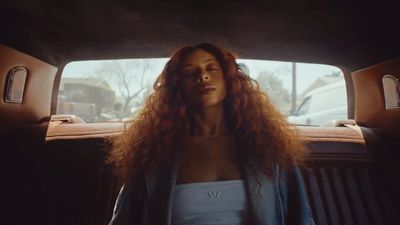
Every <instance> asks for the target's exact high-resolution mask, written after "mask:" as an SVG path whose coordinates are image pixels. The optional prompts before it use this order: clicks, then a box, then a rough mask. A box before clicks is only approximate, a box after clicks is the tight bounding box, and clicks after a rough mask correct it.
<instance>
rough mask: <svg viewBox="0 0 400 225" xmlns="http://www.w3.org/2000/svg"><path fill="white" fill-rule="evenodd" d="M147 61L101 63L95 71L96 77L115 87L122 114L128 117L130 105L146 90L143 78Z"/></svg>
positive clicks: (146, 68)
mask: <svg viewBox="0 0 400 225" xmlns="http://www.w3.org/2000/svg"><path fill="white" fill-rule="evenodd" d="M149 68H150V64H149V62H148V61H146V60H144V59H142V60H135V61H110V62H105V63H103V64H102V65H101V66H100V67H99V68H98V69H97V71H96V74H95V75H96V76H97V77H101V78H103V79H105V80H107V81H108V82H109V83H110V84H112V86H117V89H118V93H119V95H120V96H121V97H122V99H123V103H122V107H121V108H122V114H123V115H124V116H130V115H131V112H130V103H131V101H132V100H133V99H135V98H140V94H141V93H142V92H143V91H145V90H146V89H147V88H148V86H149V85H148V84H146V83H145V81H144V77H145V74H146V72H147V71H148V70H149Z"/></svg>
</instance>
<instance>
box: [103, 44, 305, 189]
mask: <svg viewBox="0 0 400 225" xmlns="http://www.w3.org/2000/svg"><path fill="white" fill-rule="evenodd" d="M195 49H202V50H205V51H207V52H209V53H210V54H212V55H214V56H215V58H216V59H217V61H218V62H219V64H220V65H221V68H222V71H223V74H224V78H225V83H226V89H227V95H226V98H225V99H224V107H225V113H226V118H227V121H228V123H229V124H230V126H231V128H232V133H233V134H234V137H235V140H236V141H237V144H238V146H239V148H238V151H239V154H240V156H241V157H244V159H249V158H255V159H257V161H258V162H259V164H260V165H261V167H260V168H261V170H262V172H263V173H265V174H266V175H267V176H272V168H273V167H272V165H273V164H274V163H277V164H278V165H280V166H281V167H288V166H290V165H292V164H293V163H294V162H297V163H302V162H303V159H304V156H305V154H306V149H305V147H304V144H303V143H302V141H301V140H300V138H299V135H298V134H297V132H296V130H295V129H293V128H292V127H291V126H290V125H289V124H288V122H287V120H286V119H285V117H284V116H283V115H282V114H281V113H280V112H279V111H278V110H277V109H276V108H275V107H274V106H273V105H272V104H271V101H270V99H269V97H268V96H267V95H266V94H265V93H264V92H262V91H261V90H260V88H259V85H258V83H257V82H256V81H255V80H253V79H252V78H250V76H249V75H248V72H247V68H246V67H245V66H244V65H241V64H238V63H237V62H236V57H235V56H234V55H233V54H232V53H230V52H228V51H226V50H224V49H221V48H219V47H217V46H215V45H212V44H208V43H202V44H199V45H196V46H193V47H192V46H190V47H183V48H181V49H180V50H178V51H176V52H175V53H174V54H173V55H172V57H171V59H170V60H169V61H168V62H167V64H166V65H165V67H164V69H163V71H162V73H161V74H160V76H159V77H158V78H157V80H156V81H155V83H154V85H153V88H154V92H153V93H152V94H151V95H150V96H149V97H148V99H147V100H146V102H145V105H144V108H143V109H142V110H141V112H140V113H139V114H138V116H137V117H136V118H135V119H134V120H133V121H131V124H130V126H129V128H128V129H127V131H126V132H125V133H124V134H123V135H122V136H120V137H119V138H116V139H115V140H114V143H113V149H112V151H111V153H110V155H109V158H108V162H110V163H112V164H113V166H114V168H115V169H114V172H115V174H116V176H117V178H118V179H119V180H120V181H121V182H125V183H126V182H129V181H130V180H131V178H132V177H133V176H135V175H141V176H143V175H146V174H149V173H150V172H151V171H152V169H154V168H155V167H156V165H157V164H159V163H161V162H163V161H164V162H170V161H171V159H172V157H173V155H174V154H175V153H177V152H179V151H182V150H183V149H184V148H185V146H184V143H183V141H182V136H183V135H185V134H187V131H188V129H189V128H190V126H191V122H190V119H189V116H188V106H187V104H186V103H185V101H184V100H183V98H182V96H181V93H180V88H179V75H180V72H181V68H182V66H183V65H182V63H183V61H184V59H185V57H186V56H187V55H188V54H189V53H191V52H192V51H193V50H195Z"/></svg>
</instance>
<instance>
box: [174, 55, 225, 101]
mask: <svg viewBox="0 0 400 225" xmlns="http://www.w3.org/2000/svg"><path fill="white" fill-rule="evenodd" d="M180 86H181V90H182V94H183V98H184V99H185V100H186V101H187V103H188V104H189V105H191V106H194V107H196V108H208V107H212V106H216V105H218V104H220V103H222V101H223V100H224V98H225V96H226V88H225V80H224V74H223V72H222V68H221V66H220V65H219V63H218V61H217V59H216V58H215V57H214V55H212V54H210V53H208V52H206V51H204V50H202V49H196V50H194V51H192V52H191V53H189V55H188V56H187V57H186V58H185V60H184V62H183V67H182V69H181V74H180Z"/></svg>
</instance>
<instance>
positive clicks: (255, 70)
mask: <svg viewBox="0 0 400 225" xmlns="http://www.w3.org/2000/svg"><path fill="white" fill-rule="evenodd" d="M130 60H133V61H134V60H138V59H123V60H120V61H121V62H122V63H129V62H130ZM147 60H149V61H150V63H151V68H150V69H149V70H148V71H147V73H146V79H145V83H149V84H152V83H153V81H154V79H155V78H156V77H157V76H158V74H160V72H161V71H162V69H163V67H164V65H165V63H166V62H167V60H168V59H167V58H158V59H147ZM108 61H111V60H95V61H76V62H71V63H69V64H67V65H66V67H65V68H64V71H63V75H62V77H88V76H94V74H95V73H96V70H98V69H99V68H100V67H101V65H102V64H103V63H104V62H108ZM238 62H239V63H244V64H245V65H246V66H247V67H248V69H249V72H250V76H251V77H253V78H257V76H258V75H259V73H260V72H263V71H268V72H272V73H274V74H276V75H277V76H278V77H279V78H280V79H281V80H282V83H283V86H284V88H286V89H287V90H288V91H289V93H290V92H291V89H292V87H291V85H292V76H291V68H292V63H290V62H282V61H268V60H246V59H239V60H238ZM296 66H297V93H298V94H301V93H302V92H303V91H304V90H306V89H307V87H308V86H309V85H310V84H312V83H313V82H314V81H315V80H316V79H317V78H318V77H321V76H324V75H327V74H331V73H332V72H337V71H339V72H341V71H340V69H339V68H337V67H334V66H329V65H321V64H309V63H296ZM342 76H343V74H342ZM133 85H134V84H133ZM110 86H111V87H112V88H113V89H117V88H118V87H117V84H110Z"/></svg>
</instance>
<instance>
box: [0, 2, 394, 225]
mask: <svg viewBox="0 0 400 225" xmlns="http://www.w3.org/2000/svg"><path fill="white" fill-rule="evenodd" d="M398 8H399V7H397V4H395V3H385V2H384V1H379V2H378V1H373V2H367V1H341V0H339V1H325V0H302V1H295V2H291V1H274V0H266V1H235V0H233V1H226V0H222V1H188V2H183V1H168V2H167V1H113V2H111V1H110V2H108V1H77V0H72V1H49V0H43V1H36V2H34V1H7V0H6V1H1V3H0V15H1V18H2V19H1V21H0V24H1V28H2V29H1V31H0V95H1V100H0V141H1V142H0V149H1V151H2V163H1V165H2V174H4V175H3V185H2V195H3V198H2V199H3V207H2V208H3V213H4V214H3V216H2V217H3V218H2V222H1V223H2V224H54V225H59V224H69V225H78V224H80V225H86V224H91V225H94V224H108V222H109V221H110V218H111V216H112V212H113V207H114V203H115V200H116V197H117V195H118V192H119V190H120V188H121V185H122V184H121V183H118V182H117V181H116V180H115V179H114V177H113V175H112V168H111V167H110V166H109V165H107V164H106V163H105V159H106V157H107V152H108V151H109V150H110V148H111V142H112V139H113V138H115V137H118V136H119V135H121V134H122V133H123V132H124V130H125V129H126V126H124V124H123V122H96V123H85V122H84V121H82V120H81V119H79V118H78V117H76V116H74V115H55V114H56V110H57V95H58V90H59V88H60V80H61V74H62V72H63V69H64V67H65V65H66V64H67V63H69V62H71V61H76V60H96V59H124V58H151V57H169V56H170V54H171V53H172V51H173V50H175V49H178V48H179V47H181V46H184V45H195V44H197V43H201V42H211V43H215V44H218V45H221V46H223V47H225V48H227V49H231V50H233V51H234V52H236V53H237V54H238V55H239V56H240V57H244V58H249V59H268V60H283V61H289V62H292V61H296V62H306V63H323V64H327V65H334V66H337V67H339V68H340V69H341V70H342V71H343V74H344V78H345V82H346V89H347V100H348V101H347V102H348V103H347V105H348V120H340V121H334V122H333V123H332V124H330V125H326V126H296V128H297V129H298V130H299V131H300V133H301V135H302V138H303V139H304V141H305V143H306V144H307V146H308V149H309V151H310V154H309V155H308V157H307V160H306V164H305V166H304V167H302V168H301V173H302V178H303V182H304V184H305V187H306V190H307V197H308V202H309V205H310V207H311V209H312V213H313V217H314V220H315V223H316V224H320V225H324V224H331V225H335V224H349V225H350V224H351V225H367V224H371V225H373V224H398V223H399V222H398V219H397V215H396V214H397V213H398V212H399V209H400V208H399V202H400V192H399V191H398V190H400V152H399V149H400V139H399V138H400V94H399V92H400V88H399V87H400V86H399V79H400V58H399V57H400V42H399V40H400V29H399V27H400V16H399V14H398ZM300 79H301V78H300ZM4 209H5V211H4Z"/></svg>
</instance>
